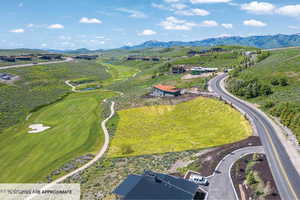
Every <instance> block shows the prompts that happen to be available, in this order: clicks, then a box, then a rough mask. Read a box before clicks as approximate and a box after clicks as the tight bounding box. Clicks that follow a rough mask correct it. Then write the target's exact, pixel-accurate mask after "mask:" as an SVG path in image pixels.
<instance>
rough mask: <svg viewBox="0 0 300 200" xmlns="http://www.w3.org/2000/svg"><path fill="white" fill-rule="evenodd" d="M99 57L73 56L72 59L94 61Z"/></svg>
mask: <svg viewBox="0 0 300 200" xmlns="http://www.w3.org/2000/svg"><path fill="white" fill-rule="evenodd" d="M98 57H99V56H98V55H78V56H73V58H74V59H81V60H96V59H97V58H98Z"/></svg>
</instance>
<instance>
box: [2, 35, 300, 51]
mask: <svg viewBox="0 0 300 200" xmlns="http://www.w3.org/2000/svg"><path fill="white" fill-rule="evenodd" d="M218 45H239V46H252V47H257V48H262V49H273V48H282V47H295V46H299V47H300V33H299V34H293V35H284V34H277V35H265V36H249V37H240V36H233V37H219V38H210V39H205V40H199V41H191V42H182V41H170V42H161V41H156V40H150V41H147V42H144V43H142V44H139V45H135V46H124V47H121V48H117V49H111V50H139V49H145V48H168V47H175V46H203V47H210V46H218ZM2 51H4V52H5V51H17V52H24V53H25V52H31V51H33V52H36V51H41V52H52V53H68V54H98V53H101V52H104V51H106V50H103V49H98V50H89V49H86V48H81V49H75V50H55V49H43V50H39V49H10V50H2ZM108 51H109V50H108ZM0 54H1V50H0Z"/></svg>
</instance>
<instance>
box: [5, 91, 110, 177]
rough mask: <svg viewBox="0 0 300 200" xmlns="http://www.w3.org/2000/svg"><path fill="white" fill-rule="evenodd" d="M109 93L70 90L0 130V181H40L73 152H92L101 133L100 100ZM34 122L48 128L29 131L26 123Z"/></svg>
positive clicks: (97, 143) (96, 149) (79, 154)
mask: <svg viewBox="0 0 300 200" xmlns="http://www.w3.org/2000/svg"><path fill="white" fill-rule="evenodd" d="M113 95H114V94H113V93H112V92H101V93H100V92H88V93H80V94H79V93H75V94H71V95H69V96H68V97H66V99H64V100H63V101H60V102H58V103H55V104H53V105H49V106H47V107H45V108H42V109H40V110H39V111H37V112H35V113H33V115H32V117H31V118H30V119H29V120H28V121H24V122H23V123H19V124H18V125H16V126H14V127H11V128H9V129H7V130H6V131H4V132H3V133H2V134H0V145H1V149H0V163H1V168H0V169H1V174H0V182H8V183H15V182H17V183H20V182H36V181H43V180H45V177H46V176H47V175H49V174H50V173H51V172H52V171H53V170H54V169H57V168H59V167H61V166H62V165H63V164H64V163H66V162H68V161H70V160H71V159H73V158H75V157H76V156H81V155H84V154H87V153H96V152H97V151H98V150H99V149H100V148H101V146H102V144H103V137H104V136H103V133H102V129H101V128H100V121H101V120H102V106H101V102H102V100H103V99H104V98H108V97H112V96H113ZM36 123H42V124H44V125H46V126H50V127H51V128H50V129H48V130H46V131H44V132H42V133H34V134H33V133H31V134H29V133H28V132H27V131H28V130H29V129H28V126H29V125H31V124H36Z"/></svg>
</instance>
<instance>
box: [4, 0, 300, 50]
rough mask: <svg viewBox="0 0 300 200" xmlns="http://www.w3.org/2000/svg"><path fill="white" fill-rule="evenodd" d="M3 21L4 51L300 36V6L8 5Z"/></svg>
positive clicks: (68, 0)
mask: <svg viewBox="0 0 300 200" xmlns="http://www.w3.org/2000/svg"><path fill="white" fill-rule="evenodd" d="M0 16H1V19H2V20H1V21H0V48H51V49H76V48H89V49H109V48H116V47H120V46H123V45H134V44H139V43H142V42H144V41H147V40H160V41H171V40H179V41H193V40H201V39H205V38H210V37H224V36H237V35H239V36H249V35H268V34H277V33H283V34H293V33H298V32H300V2H299V0H284V1H283V0H263V1H245V0H243V1H242V0H84V1H83V0H41V1H37V0H4V2H1V7H0Z"/></svg>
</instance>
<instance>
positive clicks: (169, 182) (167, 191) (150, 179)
mask: <svg viewBox="0 0 300 200" xmlns="http://www.w3.org/2000/svg"><path fill="white" fill-rule="evenodd" d="M197 191H198V185H197V184H195V183H193V182H190V181H188V180H185V179H182V178H179V177H175V176H170V175H165V174H160V173H155V172H151V171H145V173H144V174H143V175H132V174H131V175H129V176H128V177H127V178H126V179H125V180H124V181H123V182H122V183H121V184H120V185H119V186H118V187H117V188H116V189H115V190H114V191H113V193H114V194H117V195H119V196H121V197H122V198H123V199H124V200H125V199H153V200H154V199H160V200H163V199H173V200H176V199H185V200H189V199H191V200H192V199H194V196H195V194H196V192H197Z"/></svg>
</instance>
